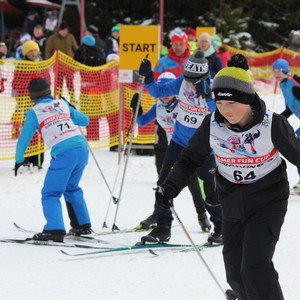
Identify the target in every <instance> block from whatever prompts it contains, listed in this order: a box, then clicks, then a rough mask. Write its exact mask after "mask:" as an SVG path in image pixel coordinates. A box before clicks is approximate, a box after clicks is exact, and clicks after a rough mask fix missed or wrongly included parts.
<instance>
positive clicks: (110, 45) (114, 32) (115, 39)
mask: <svg viewBox="0 0 300 300" xmlns="http://www.w3.org/2000/svg"><path fill="white" fill-rule="evenodd" d="M119 37H120V26H119V25H116V26H113V27H112V29H111V34H110V35H108V36H107V37H106V39H105V42H106V47H107V55H108V54H111V53H116V54H118V55H119Z"/></svg>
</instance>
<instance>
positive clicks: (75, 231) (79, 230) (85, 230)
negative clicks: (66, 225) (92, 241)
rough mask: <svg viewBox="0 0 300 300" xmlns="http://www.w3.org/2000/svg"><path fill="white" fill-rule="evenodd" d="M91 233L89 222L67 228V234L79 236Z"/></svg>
mask: <svg viewBox="0 0 300 300" xmlns="http://www.w3.org/2000/svg"><path fill="white" fill-rule="evenodd" d="M91 233H92V228H91V224H84V225H80V226H78V227H73V228H71V229H70V230H69V232H68V235H74V236H80V235H89V234H91Z"/></svg>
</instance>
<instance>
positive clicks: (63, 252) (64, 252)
mask: <svg viewBox="0 0 300 300" xmlns="http://www.w3.org/2000/svg"><path fill="white" fill-rule="evenodd" d="M60 252H61V253H62V254H65V255H68V256H71V255H70V254H69V253H68V252H66V251H64V250H60Z"/></svg>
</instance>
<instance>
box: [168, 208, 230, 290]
mask: <svg viewBox="0 0 300 300" xmlns="http://www.w3.org/2000/svg"><path fill="white" fill-rule="evenodd" d="M170 209H171V211H172V213H173V215H174V216H175V218H176V219H177V221H178V223H179V224H180V226H181V228H182V230H183V231H184V233H185V235H186V236H187V238H188V240H189V241H190V243H191V244H192V246H193V248H194V249H195V251H196V253H197V254H198V256H199V257H200V259H201V260H202V262H203V264H204V266H205V267H206V269H207V271H208V272H209V274H210V275H211V277H212V278H213V280H214V282H215V283H216V284H217V286H218V288H219V289H220V291H221V292H222V295H223V296H225V292H224V290H223V288H222V286H221V284H220V282H219V281H218V279H217V278H216V276H215V274H214V273H213V272H212V270H211V269H210V267H209V265H208V264H207V262H206V261H205V259H204V258H203V256H202V255H201V253H200V250H199V249H198V247H197V246H196V245H195V243H194V241H193V240H192V238H191V236H190V234H189V232H188V231H187V229H186V228H185V226H184V225H183V223H182V221H181V220H180V218H179V216H178V214H177V212H176V211H175V209H174V206H171V207H170Z"/></svg>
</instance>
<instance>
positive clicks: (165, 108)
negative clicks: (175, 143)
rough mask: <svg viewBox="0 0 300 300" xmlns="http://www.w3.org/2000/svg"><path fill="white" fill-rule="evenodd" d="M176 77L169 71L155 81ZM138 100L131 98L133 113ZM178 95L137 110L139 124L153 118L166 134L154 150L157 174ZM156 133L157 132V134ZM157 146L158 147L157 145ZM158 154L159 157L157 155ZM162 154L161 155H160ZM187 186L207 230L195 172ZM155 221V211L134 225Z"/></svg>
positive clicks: (144, 226) (144, 225)
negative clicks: (147, 108) (147, 109)
mask: <svg viewBox="0 0 300 300" xmlns="http://www.w3.org/2000/svg"><path fill="white" fill-rule="evenodd" d="M175 79H176V77H175V75H174V74H173V73H170V72H164V73H162V74H160V75H159V77H158V79H157V82H158V83H167V82H171V81H174V80H175ZM136 96H137V97H136ZM137 101H138V94H135V96H134V97H133V98H132V100H131V107H132V109H133V113H135V110H136V106H137ZM178 110H179V106H178V97H177V96H174V95H171V96H167V97H161V98H158V99H157V102H156V103H155V104H154V105H153V106H152V108H151V109H150V110H149V111H148V112H147V113H145V114H143V109H142V107H141V106H140V107H139V112H138V115H139V116H138V118H137V123H138V125H139V126H145V125H147V124H148V123H150V122H151V121H153V120H154V119H156V121H157V123H158V125H160V128H162V130H163V131H164V135H165V136H166V138H165V139H166V140H167V142H166V145H165V147H163V146H164V145H163V144H164V143H161V142H160V140H162V141H163V142H164V140H165V139H164V138H161V137H162V134H160V136H159V140H158V143H157V144H158V145H159V146H160V147H159V148H160V151H159V155H157V154H158V152H157V151H155V156H156V157H155V159H156V168H157V172H158V174H160V171H161V169H162V163H163V160H164V157H165V153H166V151H167V148H168V145H169V144H170V141H171V138H172V135H173V132H174V127H175V122H176V118H177V115H178ZM157 135H158V134H157ZM157 148H158V147H157ZM157 156H159V158H158V157H157ZM160 156H162V157H160ZM188 188H189V190H190V192H191V194H192V197H193V202H194V206H195V208H196V212H197V215H198V222H199V225H200V227H201V229H202V231H203V232H209V231H210V229H211V225H210V223H209V221H208V218H207V214H206V209H205V203H204V199H203V197H202V195H201V190H200V187H199V182H198V177H197V174H195V175H194V176H193V177H192V178H191V180H190V183H189V185H188ZM156 223H157V220H156V215H155V211H154V212H153V213H152V214H151V215H150V216H149V217H148V218H146V219H145V220H143V221H141V222H140V224H139V225H138V226H137V227H136V228H139V229H149V228H152V227H155V225H156Z"/></svg>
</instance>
